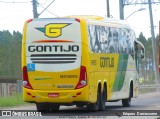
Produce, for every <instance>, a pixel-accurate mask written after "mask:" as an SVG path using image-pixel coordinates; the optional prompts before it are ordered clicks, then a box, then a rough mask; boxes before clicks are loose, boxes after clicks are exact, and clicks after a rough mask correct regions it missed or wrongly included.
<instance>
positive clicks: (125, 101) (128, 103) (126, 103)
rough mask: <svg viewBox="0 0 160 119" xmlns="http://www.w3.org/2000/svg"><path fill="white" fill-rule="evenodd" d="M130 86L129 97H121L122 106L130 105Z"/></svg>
mask: <svg viewBox="0 0 160 119" xmlns="http://www.w3.org/2000/svg"><path fill="white" fill-rule="evenodd" d="M131 91H132V90H131V87H130V90H129V97H128V98H127V99H122V105H123V107H130V106H131V94H132V92H131Z"/></svg>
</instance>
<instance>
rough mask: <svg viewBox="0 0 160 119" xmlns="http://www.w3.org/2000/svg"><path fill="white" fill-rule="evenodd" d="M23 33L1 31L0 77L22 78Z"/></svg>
mask: <svg viewBox="0 0 160 119" xmlns="http://www.w3.org/2000/svg"><path fill="white" fill-rule="evenodd" d="M21 41H22V34H21V33H20V32H16V31H14V32H13V34H11V33H10V32H9V31H8V30H7V31H0V77H16V78H21Z"/></svg>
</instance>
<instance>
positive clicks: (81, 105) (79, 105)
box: [76, 104, 84, 108]
mask: <svg viewBox="0 0 160 119" xmlns="http://www.w3.org/2000/svg"><path fill="white" fill-rule="evenodd" d="M83 106H84V104H76V107H79V108H80V107H83Z"/></svg>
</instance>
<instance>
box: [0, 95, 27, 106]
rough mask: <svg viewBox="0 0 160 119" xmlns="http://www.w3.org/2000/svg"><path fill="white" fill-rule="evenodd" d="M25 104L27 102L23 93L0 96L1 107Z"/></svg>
mask: <svg viewBox="0 0 160 119" xmlns="http://www.w3.org/2000/svg"><path fill="white" fill-rule="evenodd" d="M23 104H27V103H26V102H24V101H23V98H22V94H13V95H12V96H5V97H0V107H14V106H18V105H23Z"/></svg>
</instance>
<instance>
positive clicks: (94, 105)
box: [87, 88, 101, 111]
mask: <svg viewBox="0 0 160 119" xmlns="http://www.w3.org/2000/svg"><path fill="white" fill-rule="evenodd" d="M98 89H99V88H98ZM100 93H101V92H100V90H98V91H97V101H96V102H95V103H90V104H88V105H87V109H88V110H89V111H98V110H99V103H100V101H99V99H100Z"/></svg>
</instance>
